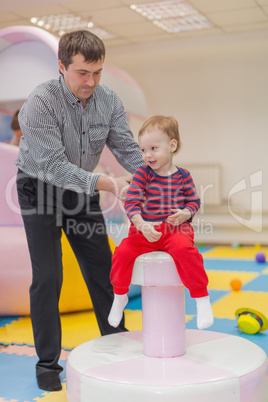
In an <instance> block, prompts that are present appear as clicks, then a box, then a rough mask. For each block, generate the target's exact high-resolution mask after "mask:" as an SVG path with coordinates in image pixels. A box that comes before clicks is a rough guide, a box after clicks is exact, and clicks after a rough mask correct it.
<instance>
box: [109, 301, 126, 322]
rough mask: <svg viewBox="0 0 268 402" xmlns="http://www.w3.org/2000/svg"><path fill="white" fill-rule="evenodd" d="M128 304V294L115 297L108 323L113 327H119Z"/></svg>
mask: <svg viewBox="0 0 268 402" xmlns="http://www.w3.org/2000/svg"><path fill="white" fill-rule="evenodd" d="M127 302H128V297H127V294H124V295H116V294H115V295H114V301H113V305H112V308H111V311H110V314H109V316H108V322H109V324H110V325H111V326H112V327H115V328H116V327H118V325H119V324H120V322H121V320H122V318H123V312H124V308H125V307H126V305H127Z"/></svg>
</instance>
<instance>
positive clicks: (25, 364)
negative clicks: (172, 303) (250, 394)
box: [0, 246, 268, 402]
mask: <svg viewBox="0 0 268 402" xmlns="http://www.w3.org/2000/svg"><path fill="white" fill-rule="evenodd" d="M199 250H200V252H201V253H202V255H203V258H204V262H205V268H206V271H207V274H208V277H209V281H210V283H209V293H210V298H211V302H212V308H213V312H214V317H215V322H214V324H213V326H212V327H210V328H209V330H211V331H217V332H223V333H227V334H230V335H235V336H239V337H244V338H246V339H248V340H249V341H251V342H254V343H255V344H257V345H258V346H259V347H261V348H262V349H264V350H265V352H266V354H268V330H266V331H263V332H260V333H257V334H255V335H247V334H245V333H242V332H241V331H240V330H239V329H238V327H237V321H236V317H235V311H236V309H238V308H240V307H250V308H254V309H256V310H259V311H260V312H262V313H263V314H264V315H265V316H266V317H267V318H268V262H264V263H259V262H256V260H255V255H256V253H257V252H263V253H265V254H266V260H267V259H268V247H266V248H261V249H259V248H258V247H257V246H255V247H236V248H231V247H227V246H224V247H219V246H213V247H204V246H200V247H199ZM234 278H237V279H240V281H241V282H242V288H241V290H240V291H233V290H232V289H231V287H230V281H231V280H232V279H234ZM137 293H138V292H136V294H137ZM133 294H135V292H133ZM185 310H186V327H187V328H189V329H196V317H195V302H194V300H192V299H191V298H190V296H189V292H188V290H185ZM126 326H127V328H128V329H129V330H140V329H142V313H141V298H140V296H139V295H137V296H135V297H132V298H131V299H130V301H129V303H128V305H127V307H126ZM62 329H63V336H62V338H63V349H62V354H61V360H60V364H61V365H62V366H63V367H64V368H65V363H66V359H67V357H68V354H69V353H70V351H71V350H72V349H73V348H74V347H76V346H77V345H79V344H81V343H83V342H86V341H88V340H90V339H93V338H96V337H98V336H100V334H99V330H98V327H97V322H96V319H95V316H94V313H93V312H92V311H85V312H79V313H72V314H71V313H70V314H63V315H62ZM36 361H37V357H36V354H35V349H34V347H33V337H32V330H31V322H30V318H29V317H0V402H8V401H9V402H35V401H42V402H54V401H55V402H66V401H67V396H66V384H65V370H64V371H63V372H62V374H61V380H62V383H63V390H62V391H60V392H51V393H49V392H44V391H42V390H40V389H39V388H38V387H37V385H36V379H35V363H36ZM267 401H268V374H267Z"/></svg>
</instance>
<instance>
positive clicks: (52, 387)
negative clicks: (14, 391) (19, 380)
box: [36, 370, 62, 391]
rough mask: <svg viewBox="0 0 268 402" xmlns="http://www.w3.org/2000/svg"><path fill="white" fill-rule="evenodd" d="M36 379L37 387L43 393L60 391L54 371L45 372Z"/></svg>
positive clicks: (60, 387)
mask: <svg viewBox="0 0 268 402" xmlns="http://www.w3.org/2000/svg"><path fill="white" fill-rule="evenodd" d="M36 378H37V384H38V387H39V388H40V389H43V390H44V391H60V390H61V389H62V385H61V382H60V379H59V374H58V373H57V372H56V371H52V370H50V371H45V372H44V373H42V374H39V375H38V376H37V377H36Z"/></svg>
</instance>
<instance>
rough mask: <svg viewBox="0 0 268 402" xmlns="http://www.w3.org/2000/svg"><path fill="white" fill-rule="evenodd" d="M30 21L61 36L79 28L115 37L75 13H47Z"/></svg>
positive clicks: (102, 35)
mask: <svg viewBox="0 0 268 402" xmlns="http://www.w3.org/2000/svg"><path fill="white" fill-rule="evenodd" d="M30 21H31V23H32V24H34V25H37V26H39V27H41V28H44V29H46V30H47V31H50V32H51V33H53V34H56V35H59V36H62V35H63V34H64V33H66V32H70V31H75V30H77V29H88V30H89V31H91V32H93V33H95V34H96V35H97V36H98V37H99V38H101V39H103V40H105V39H112V38H114V37H115V36H114V35H112V34H110V33H108V32H106V31H105V30H103V29H100V28H97V27H95V26H94V23H93V22H92V21H90V20H87V19H83V18H81V17H80V16H77V15H74V14H58V15H47V16H43V17H32V18H31V19H30Z"/></svg>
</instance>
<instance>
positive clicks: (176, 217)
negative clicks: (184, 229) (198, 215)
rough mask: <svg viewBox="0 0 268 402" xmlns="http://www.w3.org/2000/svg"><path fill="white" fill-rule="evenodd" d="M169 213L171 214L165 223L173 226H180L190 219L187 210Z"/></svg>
mask: <svg viewBox="0 0 268 402" xmlns="http://www.w3.org/2000/svg"><path fill="white" fill-rule="evenodd" d="M171 212H173V214H172V215H169V216H168V217H167V222H168V223H170V225H173V226H179V225H181V224H182V223H184V222H186V221H188V219H190V218H191V216H192V215H191V212H190V210H189V209H187V208H184V209H171Z"/></svg>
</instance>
